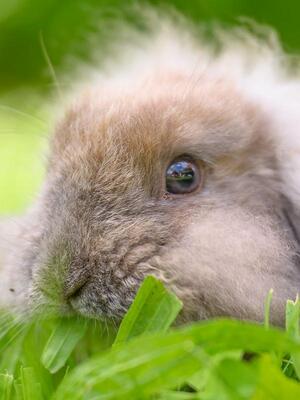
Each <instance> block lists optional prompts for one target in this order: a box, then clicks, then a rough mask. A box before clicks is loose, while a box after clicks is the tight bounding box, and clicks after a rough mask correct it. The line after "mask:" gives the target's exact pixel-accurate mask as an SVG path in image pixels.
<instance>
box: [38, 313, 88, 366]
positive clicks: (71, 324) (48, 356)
mask: <svg viewBox="0 0 300 400" xmlns="http://www.w3.org/2000/svg"><path fill="white" fill-rule="evenodd" d="M85 331H86V322H85V321H84V320H82V319H80V318H76V319H74V318H65V319H62V320H61V321H60V323H59V324H58V325H57V326H56V328H55V329H54V331H53V333H52V335H51V336H50V338H49V340H48V342H47V344H46V346H45V348H44V351H43V354H42V363H43V365H44V367H45V368H47V369H48V370H49V371H50V372H51V373H55V372H57V371H59V370H60V369H61V368H62V367H63V366H64V365H65V363H66V362H67V360H68V358H69V356H70V354H71V353H72V351H73V349H74V347H75V346H76V344H77V343H78V341H79V340H80V339H81V338H82V337H83V335H84V333H85Z"/></svg>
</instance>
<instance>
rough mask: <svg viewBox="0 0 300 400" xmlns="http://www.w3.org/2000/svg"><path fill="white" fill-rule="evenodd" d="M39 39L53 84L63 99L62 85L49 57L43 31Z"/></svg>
mask: <svg viewBox="0 0 300 400" xmlns="http://www.w3.org/2000/svg"><path fill="white" fill-rule="evenodd" d="M39 39H40V45H41V49H42V53H43V56H44V58H45V61H46V63H47V65H48V68H49V71H50V75H51V77H52V80H53V84H54V86H55V87H56V90H57V93H58V95H59V97H60V98H62V92H61V89H60V84H59V81H58V78H57V75H56V72H55V69H54V67H53V64H52V62H51V59H50V57H49V54H48V51H47V48H46V44H45V41H44V37H43V33H42V31H40V33H39Z"/></svg>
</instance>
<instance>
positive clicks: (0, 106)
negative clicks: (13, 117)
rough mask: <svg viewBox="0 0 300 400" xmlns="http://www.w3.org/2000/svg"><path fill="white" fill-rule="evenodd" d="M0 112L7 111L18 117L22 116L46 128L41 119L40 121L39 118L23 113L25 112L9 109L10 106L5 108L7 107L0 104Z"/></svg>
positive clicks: (44, 122)
mask: <svg viewBox="0 0 300 400" xmlns="http://www.w3.org/2000/svg"><path fill="white" fill-rule="evenodd" d="M0 110H4V111H9V112H12V113H15V114H18V115H20V116H22V117H25V118H29V119H32V120H34V121H35V122H38V123H39V124H42V125H43V126H47V122H46V121H44V120H43V119H41V118H39V117H36V116H34V115H31V114H28V113H27V112H25V111H22V110H18V109H17V108H14V107H10V106H7V105H5V104H0Z"/></svg>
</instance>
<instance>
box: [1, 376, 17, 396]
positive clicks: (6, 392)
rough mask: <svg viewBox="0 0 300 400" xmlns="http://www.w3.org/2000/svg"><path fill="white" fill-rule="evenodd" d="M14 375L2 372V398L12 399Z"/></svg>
mask: <svg viewBox="0 0 300 400" xmlns="http://www.w3.org/2000/svg"><path fill="white" fill-rule="evenodd" d="M13 381H14V377H13V376H12V375H9V374H0V399H2V400H10V398H11V397H10V396H11V390H12V384H13Z"/></svg>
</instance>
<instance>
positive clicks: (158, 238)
mask: <svg viewBox="0 0 300 400" xmlns="http://www.w3.org/2000/svg"><path fill="white" fill-rule="evenodd" d="M186 51H188V50H186ZM236 51H237V52H239V51H240V50H239V49H236ZM154 53H155V52H154ZM199 54H200V56H198V59H197V62H196V63H193V62H191V63H189V62H188V61H190V60H187V65H188V67H183V66H182V65H181V62H182V60H181V59H179V57H177V61H178V62H177V63H176V62H175V63H172V62H171V61H170V60H167V61H168V62H167V63H166V64H167V65H164V63H163V62H162V63H159V66H153V65H151V68H150V67H149V65H150V63H147V68H145V69H144V70H143V73H140V74H133V77H132V78H130V79H128V81H126V82H122V84H120V83H119V81H117V80H114V79H113V78H109V79H107V81H106V82H102V83H100V82H97V83H95V85H94V86H93V87H92V88H90V89H85V90H84V93H83V94H81V95H80V96H79V97H78V98H77V99H76V100H75V101H73V103H72V105H71V106H70V107H69V108H68V109H67V111H66V112H65V113H64V116H63V118H62V119H61V120H60V122H59V123H58V125H57V127H56V131H55V134H54V135H53V139H52V143H51V153H50V157H49V164H48V172H47V176H46V181H45V185H44V188H43V190H42V193H41V195H40V198H39V200H38V204H37V206H36V207H35V209H34V210H33V211H32V213H31V215H30V218H31V219H32V220H33V221H35V222H34V223H35V228H34V229H35V232H36V234H35V237H34V238H33V239H32V242H31V246H30V250H29V251H28V252H27V253H26V256H25V258H24V260H26V264H27V265H28V268H29V269H30V270H31V284H30V286H31V288H30V294H31V297H32V301H34V302H36V303H39V304H47V305H49V306H51V305H52V306H55V307H58V308H59V309H61V310H68V309H72V310H75V311H76V312H78V313H80V314H83V315H88V316H92V317H96V318H103V317H116V318H118V317H121V316H122V315H123V314H124V312H125V311H126V309H127V308H128V307H129V305H130V303H131V301H132V299H133V298H134V295H135V293H136V291H137V289H138V287H139V285H140V284H141V282H142V281H143V279H144V278H145V277H146V276H147V275H149V274H152V275H155V276H156V277H158V278H159V279H161V280H162V281H163V282H165V283H166V285H167V286H168V287H169V288H170V289H172V290H173V291H175V293H176V294H177V295H178V296H179V297H180V298H181V299H182V300H183V303H184V309H183V312H182V318H183V319H185V320H186V319H188V320H191V319H201V318H207V317H210V316H220V315H230V316H235V317H239V318H249V319H256V320H257V319H261V318H262V317H263V307H264V299H265V297H266V295H267V293H268V291H269V290H270V289H271V288H273V289H274V300H273V306H272V307H273V309H272V316H273V321H274V322H276V323H281V322H282V320H283V311H284V303H285V300H286V299H287V298H293V297H294V296H295V295H296V293H297V290H299V289H300V271H299V260H298V256H297V254H298V249H299V243H298V236H297V222H298V221H297V219H298V217H297V204H296V201H295V198H293V196H292V195H293V194H295V192H294V191H293V190H292V189H291V188H290V187H289V188H288V185H286V182H285V176H288V175H285V174H284V173H283V170H284V169H286V168H287V167H286V164H284V166H283V158H284V154H283V150H282V151H281V150H280V149H283V147H280V146H281V143H280V139H279V137H278V135H277V134H275V133H274V129H275V128H276V127H275V125H276V124H274V120H276V118H277V115H276V112H273V113H272V112H270V110H271V108H268V107H267V106H266V105H265V103H264V102H263V101H262V97H259V96H258V95H257V98H255V95H254V94H253V91H251V90H252V87H251V84H250V83H249V82H250V80H249V82H248V86H247V85H246V84H245V85H244V88H243V85H242V84H241V80H240V77H238V76H237V75H236V73H235V71H234V68H231V67H230V63H229V62H228V59H226V57H225V56H224V57H223V59H221V58H220V57H219V59H218V61H217V62H216V64H215V65H214V64H209V63H207V62H203V63H202V64H201V62H202V61H201V52H200V53H199ZM180 57H183V58H184V57H185V55H184V52H183V54H182V56H180ZM187 58H188V57H187ZM165 59H166V56H165ZM160 61H161V60H160ZM177 66H178V68H177ZM148 67H149V68H148ZM228 72H230V73H228ZM266 78H267V77H266ZM257 79H259V77H257ZM254 81H255V79H254V78H253V77H252V82H254ZM116 82H117V84H116ZM246 86H247V88H245V87H246ZM258 86H259V85H258ZM271 86H272V85H271ZM271 86H270V87H271ZM270 95H271V96H272V94H270ZM274 109H275V108H274ZM272 110H273V109H272ZM273 117H274V118H273ZM291 193H292V195H291Z"/></svg>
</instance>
